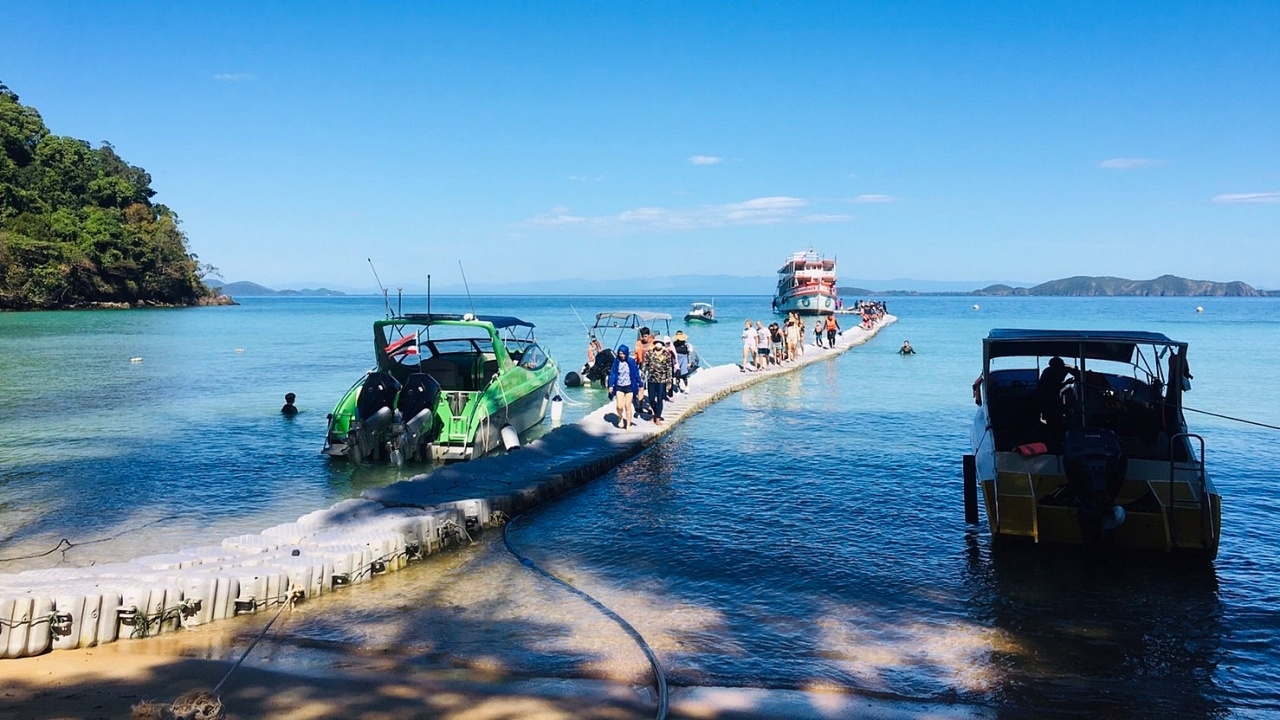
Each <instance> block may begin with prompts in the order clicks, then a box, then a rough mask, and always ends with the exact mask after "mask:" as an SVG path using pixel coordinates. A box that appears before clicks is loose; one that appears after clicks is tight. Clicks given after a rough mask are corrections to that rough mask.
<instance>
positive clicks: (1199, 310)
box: [1196, 305, 1204, 313]
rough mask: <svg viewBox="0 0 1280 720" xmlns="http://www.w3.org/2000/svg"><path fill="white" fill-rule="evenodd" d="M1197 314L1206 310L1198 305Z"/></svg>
mask: <svg viewBox="0 0 1280 720" xmlns="http://www.w3.org/2000/svg"><path fill="white" fill-rule="evenodd" d="M1196 312H1198V313H1202V312H1204V308H1203V307H1201V306H1200V305H1197V306H1196Z"/></svg>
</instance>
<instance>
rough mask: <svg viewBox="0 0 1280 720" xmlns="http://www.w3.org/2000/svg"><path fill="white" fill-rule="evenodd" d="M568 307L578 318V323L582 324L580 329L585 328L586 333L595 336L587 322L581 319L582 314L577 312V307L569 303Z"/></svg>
mask: <svg viewBox="0 0 1280 720" xmlns="http://www.w3.org/2000/svg"><path fill="white" fill-rule="evenodd" d="M569 309H570V310H572V311H573V316H574V317H576V318H578V324H579V325H581V326H582V329H583V330H586V331H587V334H588V335H590V336H592V337H595V333H593V332H591V328H589V327H587V323H586V322H585V321H584V320H583V319H582V316H581V315H579V314H578V308H576V307H574V306H572V305H570V306H569Z"/></svg>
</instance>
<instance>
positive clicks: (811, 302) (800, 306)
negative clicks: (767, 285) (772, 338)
mask: <svg viewBox="0 0 1280 720" xmlns="http://www.w3.org/2000/svg"><path fill="white" fill-rule="evenodd" d="M773 305H774V312H777V313H780V314H783V315H785V314H787V313H793V312H794V313H797V314H800V315H830V314H832V313H834V312H835V311H836V295H835V293H834V292H826V293H824V292H821V291H814V292H799V293H790V294H786V295H779V296H777V297H775V298H774V300H773Z"/></svg>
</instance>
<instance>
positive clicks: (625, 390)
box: [605, 327, 698, 430]
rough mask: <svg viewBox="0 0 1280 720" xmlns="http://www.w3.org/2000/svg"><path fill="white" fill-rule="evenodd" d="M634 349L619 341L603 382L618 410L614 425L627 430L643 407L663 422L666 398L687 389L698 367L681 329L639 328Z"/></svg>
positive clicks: (690, 346) (654, 418)
mask: <svg viewBox="0 0 1280 720" xmlns="http://www.w3.org/2000/svg"><path fill="white" fill-rule="evenodd" d="M637 335H638V337H637V338H636V345H635V350H634V352H633V351H632V349H631V348H629V347H627V346H626V345H619V346H618V352H617V353H616V355H615V357H614V360H613V367H612V368H611V369H610V371H609V378H608V381H607V382H606V384H605V386H606V387H607V388H608V389H609V397H610V398H613V401H614V409H615V410H616V411H617V415H618V419H617V426H618V427H620V428H622V429H624V430H628V429H630V428H631V427H633V426H634V425H635V418H636V416H637V415H638V414H639V413H640V412H642V411H643V410H644V409H645V408H646V407H647V408H648V410H649V417H650V419H651V420H652V421H653V424H654V425H662V423H663V422H664V419H663V417H662V412H663V409H664V408H665V406H666V401H667V400H669V399H671V398H672V397H673V396H674V395H675V393H677V392H681V391H683V390H686V389H688V387H689V376H690V375H691V374H692V373H693V371H694V370H696V369H697V365H698V360H697V351H695V350H694V349H693V345H692V344H690V343H689V338H688V336H687V335H685V332H684V331H683V330H680V331H678V332H676V336H675V337H674V338H672V337H671V336H670V335H663V336H661V337H658V336H656V335H654V334H653V333H652V332H651V331H650V329H649V328H647V327H644V328H640V330H639V332H638V333H637Z"/></svg>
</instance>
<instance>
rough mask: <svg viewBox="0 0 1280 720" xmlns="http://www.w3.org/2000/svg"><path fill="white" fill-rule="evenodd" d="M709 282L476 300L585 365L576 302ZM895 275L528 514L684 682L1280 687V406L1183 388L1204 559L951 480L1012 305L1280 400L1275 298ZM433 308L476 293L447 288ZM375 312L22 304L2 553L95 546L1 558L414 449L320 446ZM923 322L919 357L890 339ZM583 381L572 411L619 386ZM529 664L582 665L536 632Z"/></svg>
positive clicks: (1112, 709)
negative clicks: (771, 373)
mask: <svg viewBox="0 0 1280 720" xmlns="http://www.w3.org/2000/svg"><path fill="white" fill-rule="evenodd" d="M695 299H699V300H701V299H704V298H589V297H582V298H476V299H475V302H474V310H475V311H476V312H479V313H485V312H493V313H503V314H515V315H519V316H521V317H524V318H526V319H529V320H532V321H534V322H536V323H537V324H538V326H539V327H538V334H539V337H540V338H541V339H542V341H543V342H544V344H545V345H546V346H547V347H548V348H549V349H550V351H551V352H552V354H553V355H554V356H555V357H556V358H557V360H559V362H560V364H561V368H562V370H565V371H567V370H569V369H577V367H578V366H579V365H580V364H581V361H582V356H583V352H584V350H585V333H584V331H583V328H582V326H581V325H580V324H579V321H578V319H577V317H576V316H575V314H574V310H576V311H577V312H578V313H580V314H581V316H582V317H583V318H584V319H585V320H586V321H587V322H588V323H589V322H590V316H591V315H594V313H595V312H599V311H603V310H618V309H648V310H657V311H665V312H669V313H671V314H673V315H675V316H676V318H677V320H676V321H675V322H674V323H673V325H672V330H673V331H674V330H675V329H676V328H683V327H684V325H683V323H681V322H679V317H680V316H682V315H683V313H684V311H685V309H687V306H688V303H689V301H691V300H695ZM975 302H976V303H979V304H980V307H979V308H977V309H975V308H974V307H973V305H974V303H975ZM888 303H889V310H890V312H891V313H893V314H894V315H897V316H898V317H899V322H898V323H897V324H895V325H892V326H890V327H888V328H887V329H886V330H885V331H884V332H882V333H881V335H880V336H878V337H877V338H875V339H874V340H872V341H871V342H869V343H868V344H867V345H865V346H862V347H860V348H855V349H854V350H852V351H850V352H848V353H846V354H844V355H842V356H840V357H839V358H838V359H836V360H834V361H832V362H827V363H821V364H817V365H814V366H811V367H809V368H806V369H805V370H803V371H801V372H798V373H794V374H791V375H789V376H785V377H781V378H777V379H774V380H770V381H768V382H765V383H761V384H759V385H756V386H754V387H752V388H750V389H748V390H746V391H744V392H742V393H738V394H736V395H733V396H731V397H729V398H727V399H725V400H723V401H721V402H720V403H718V404H717V405H715V406H713V407H711V408H709V409H708V410H706V411H705V412H703V413H700V414H698V415H696V416H694V417H692V418H690V419H688V420H687V421H686V422H684V423H683V424H681V425H680V426H678V427H677V428H675V430H674V432H672V433H671V434H670V435H669V436H668V437H667V438H666V439H664V441H663V442H662V443H660V444H658V445H657V446H655V447H653V448H651V449H650V450H649V451H647V452H646V453H644V454H643V455H641V456H640V457H638V458H637V459H636V460H634V461H632V462H630V463H628V464H627V465H625V466H623V467H621V468H619V469H618V470H616V471H615V472H612V473H610V474H608V475H606V476H604V477H602V478H600V479H598V480H597V481H595V482H593V483H591V484H590V485H588V486H587V487H586V488H584V489H582V490H581V491H579V492H576V493H574V494H572V495H570V496H568V497H566V498H564V499H562V500H560V501H558V502H556V503H553V504H550V505H548V506H545V507H544V508H542V509H540V510H538V511H537V512H535V513H532V514H530V515H528V516H526V517H524V518H521V520H520V522H519V523H517V525H516V527H515V529H514V531H513V539H514V540H515V541H516V542H517V543H518V544H519V546H520V547H521V548H522V550H523V551H524V552H525V553H526V554H528V555H529V556H531V557H532V558H534V559H535V560H536V561H537V562H539V563H540V564H542V565H544V566H546V567H547V568H549V569H551V570H553V571H556V572H558V573H564V574H566V575H574V576H576V577H579V578H583V584H584V585H586V586H587V589H589V590H591V591H594V592H596V593H599V594H601V595H604V596H607V597H612V598H614V599H618V598H644V599H645V600H646V601H647V602H646V603H641V604H640V606H641V607H644V608H647V610H637V611H635V614H634V615H629V616H628V619H629V620H630V621H631V622H632V623H633V624H634V625H636V626H637V627H638V628H639V629H640V630H641V632H645V630H646V628H649V629H652V630H653V631H654V633H655V634H658V635H660V636H662V637H663V638H664V639H665V640H666V642H665V643H664V644H663V645H661V646H659V647H658V653H659V657H660V658H661V659H662V661H663V664H664V668H665V669H666V672H667V675H668V677H669V678H670V679H671V680H672V682H674V683H676V684H701V685H730V686H748V687H766V688H798V687H813V686H827V687H836V688H847V689H852V690H855V691H858V692H865V693H873V694H878V695H883V696H887V697H902V698H920V699H930V700H937V699H942V700H948V701H952V702H959V703H973V704H974V705H979V706H992V707H996V708H998V709H1001V710H1003V711H1007V712H1008V713H1009V714H1012V715H1019V714H1023V715H1026V716H1034V715H1038V714H1041V713H1051V714H1072V713H1079V714H1080V715H1081V716H1086V717H1091V716H1099V715H1115V716H1156V715H1172V716H1177V717H1262V716H1267V715H1269V714H1273V713H1276V712H1280V690H1278V689H1277V683H1275V682H1274V676H1275V674H1276V668H1277V666H1280V649H1278V648H1280V629H1278V626H1280V622H1277V619H1278V618H1277V610H1276V609H1277V607H1280V573H1277V570H1276V566H1275V563H1274V558H1275V557H1277V555H1280V539H1278V536H1280V533H1278V532H1277V531H1278V530H1280V513H1277V510H1278V509H1280V501H1277V500H1276V494H1275V492H1274V490H1273V486H1274V479H1275V478H1274V476H1275V474H1276V469H1277V468H1280V449H1278V448H1280V444H1278V443H1277V442H1276V440H1277V438H1278V437H1280V435H1278V433H1277V431H1276V430H1273V429H1269V428H1264V427H1259V426H1256V425H1248V424H1244V423H1240V422H1236V421H1232V420H1228V419H1223V418H1218V417H1213V416H1207V415H1201V414H1197V413H1188V420H1189V422H1190V423H1191V425H1192V429H1193V430H1195V431H1198V432H1200V433H1201V434H1202V435H1204V437H1205V440H1206V442H1207V448H1208V449H1207V453H1206V454H1207V459H1208V462H1209V467H1210V472H1211V473H1212V475H1213V477H1214V481H1215V483H1216V484H1217V486H1218V488H1219V490H1220V491H1221V492H1222V494H1223V498H1224V500H1223V505H1224V507H1223V524H1224V534H1223V541H1222V546H1221V551H1220V554H1219V557H1218V560H1217V561H1216V562H1215V563H1214V565H1213V566H1212V567H1210V568H1197V569H1193V570H1187V569H1185V568H1177V567H1171V566H1169V565H1168V564H1166V563H1165V562H1163V561H1162V559H1160V558H1154V559H1153V558H1144V559H1139V560H1129V561H1116V562H1112V563H1107V564H1104V565H1097V564H1091V563H1084V562H1081V561H1079V559H1078V558H1076V557H1075V556H1074V555H1072V554H1069V553H1068V554H1061V553H1030V554H1022V553H1013V554H1005V553H1001V554H1000V555H998V556H993V554H992V551H991V547H990V543H989V538H988V537H987V535H986V533H985V531H983V530H982V529H981V528H971V527H968V526H966V525H965V524H964V522H963V508H962V505H961V487H960V457H961V455H962V454H963V453H964V452H965V451H966V450H967V443H968V432H969V424H970V421H971V419H972V415H973V410H974V408H973V405H972V398H971V395H970V389H969V388H970V384H971V383H972V381H973V379H974V378H975V377H976V376H977V375H978V373H979V371H980V362H981V338H982V337H983V336H985V334H986V333H987V331H988V330H990V329H991V328H993V327H1054V328H1094V329H1142V330H1151V331H1158V332H1164V333H1166V334H1168V335H1170V336H1171V337H1174V338H1176V339H1180V340H1186V341H1188V342H1189V343H1190V346H1191V349H1190V354H1189V361H1190V367H1191V371H1192V373H1193V374H1194V375H1195V380H1194V382H1193V389H1192V391H1191V393H1190V394H1189V395H1188V396H1187V399H1186V402H1187V404H1188V406H1189V407H1191V408H1196V409H1201V410H1206V411H1210V412H1214V413H1219V414H1223V415H1229V416H1232V417H1236V418H1242V419H1248V420H1252V421H1255V422H1259V423H1264V424H1269V425H1276V426H1280V375H1277V373H1275V372H1274V371H1273V370H1272V368H1271V367H1270V364H1271V360H1272V359H1273V358H1275V357H1280V332H1278V330H1280V303H1276V302H1275V301H1269V300H1264V299H1226V298H1221V299H1220V298H1118V299H1066V298H968V297H928V298H888ZM413 304H421V305H422V307H413ZM405 306H406V309H410V308H412V309H414V310H424V309H425V301H424V300H423V299H421V298H414V299H406V300H405ZM767 306H768V299H767V298H741V297H738V298H717V299H716V308H717V312H718V314H719V316H720V317H721V318H722V319H723V321H722V322H721V323H720V324H718V325H716V326H711V327H706V326H697V327H690V328H686V331H687V332H689V334H690V336H691V339H692V340H693V342H694V343H695V344H696V345H697V346H698V348H699V349H700V351H701V352H702V353H703V354H704V356H706V357H707V358H708V359H709V360H710V361H712V362H717V363H719V362H733V361H735V360H736V359H737V354H738V347H739V339H738V338H739V332H740V330H741V321H742V319H743V318H746V317H751V318H753V319H755V318H756V317H757V315H759V314H760V313H761V312H762V310H763V309H767ZM1196 306H1203V309H1204V312H1202V313H1197V312H1196V311H1195V308H1196ZM433 309H434V310H437V311H446V310H449V311H466V310H471V309H472V306H471V304H470V303H468V302H467V301H466V300H465V299H463V298H436V299H434V300H433ZM381 315H382V301H381V299H380V298H264V299H247V300H245V301H244V304H242V305H240V306H238V307H230V308H199V309H189V310H139V311H110V312H63V313H34V314H5V315H0V412H2V413H3V416H4V417H5V418H8V419H9V421H10V422H9V424H8V429H9V436H8V438H7V442H5V443H4V444H3V445H0V539H2V549H0V557H4V558H13V557H17V556H27V555H36V554H38V553H43V552H45V551H47V550H49V549H50V548H53V547H54V546H55V545H57V544H58V542H59V541H60V540H61V539H63V538H66V539H68V540H69V541H70V542H71V543H73V544H75V545H76V546H75V547H72V548H71V549H70V550H67V551H65V552H63V551H57V552H54V553H52V554H48V555H43V556H41V557H32V558H26V559H21V560H8V561H5V562H3V563H0V572H14V571H17V570H21V569H26V568H31V567H51V566H54V565H57V564H59V563H68V564H73V565H83V564H88V563H90V562H103V561H114V560H120V559H127V558H131V557H135V556H138V555H142V554H148V553H152V552H163V551H173V550H177V549H179V548H181V547H183V546H187V545H194V544H202V543H206V542H209V541H216V540H218V539H220V538H222V537H226V536H228V535H232V534H236V533H240V532H257V531H259V530H262V529H263V528H266V527H268V526H270V525H274V524H276V523H280V522H286V521H291V520H294V519H296V518H297V517H298V516H299V515H301V514H303V513H306V512H309V511H311V510H314V509H317V508H320V507H325V506H327V505H329V504H331V503H333V502H335V501H336V500H339V499H342V498H346V497H351V496H354V495H358V494H359V492H360V491H361V490H362V489H364V488H366V487H370V486H376V485H383V484H386V483H388V482H392V481H394V480H395V479H398V478H401V477H408V476H411V475H413V474H415V473H416V472H417V471H418V470H419V469H414V468H406V469H403V470H395V469H385V468H361V469H359V470H352V469H351V468H349V467H347V466H345V465H333V464H330V463H329V462H328V461H327V460H326V459H324V458H323V457H322V456H321V455H320V454H319V450H320V446H321V443H322V440H323V434H324V428H325V414H326V413H327V412H328V410H329V409H330V407H331V405H332V404H333V403H334V402H336V400H337V399H338V397H339V396H340V395H341V394H342V393H343V391H345V390H346V389H347V387H348V386H349V385H350V384H351V383H352V382H353V381H354V380H355V379H356V378H357V377H358V376H359V375H360V373H361V372H362V371H363V370H364V369H365V368H366V367H367V366H368V365H369V363H370V360H371V340H370V327H371V324H372V321H373V320H374V319H375V318H377V317H380V316H381ZM611 339H612V338H606V340H611ZM627 339H628V340H630V338H627ZM903 339H910V340H911V343H912V345H914V346H915V347H916V348H917V351H918V353H919V354H918V355H916V356H914V357H910V358H902V357H899V356H898V355H897V354H896V352H895V351H896V349H897V347H898V346H899V345H900V344H901V342H902V340H903ZM135 357H140V358H142V360H141V362H134V363H131V362H130V358H135ZM290 391H292V392H295V393H297V394H298V396H299V400H298V404H299V407H300V408H302V411H303V412H302V413H301V414H300V415H298V416H297V417H296V418H294V419H292V420H289V419H286V418H283V417H281V416H280V415H279V413H278V409H279V407H280V405H281V403H282V402H283V395H284V393H285V392H290ZM566 397H567V399H568V400H569V401H570V402H571V403H574V404H570V405H568V406H567V407H566V419H570V420H571V419H573V418H575V417H578V416H580V415H582V414H583V413H584V412H585V411H586V410H588V409H590V408H592V407H594V406H596V405H598V404H600V403H602V402H604V399H605V398H604V395H603V393H602V392H601V391H599V390H589V389H569V390H566ZM98 540H101V542H89V541H98ZM82 543H83V544H82ZM659 627H660V628H661V629H659ZM330 640H333V639H332V638H331V639H330ZM406 642H407V643H409V645H410V646H412V644H413V640H412V638H410V639H407V640H406ZM422 642H423V643H426V642H427V640H425V639H424V640H422ZM512 662H513V663H515V665H516V666H517V667H518V668H520V669H523V670H525V671H527V672H530V673H555V672H558V671H559V670H560V669H561V668H562V665H561V662H562V661H561V660H558V659H556V658H555V657H552V656H548V655H547V654H545V653H544V654H538V653H527V654H524V655H521V656H519V657H517V658H516V659H514V660H513V661H512Z"/></svg>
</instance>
